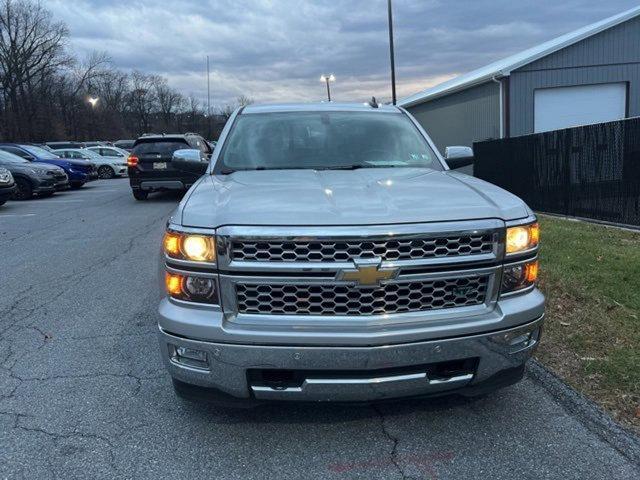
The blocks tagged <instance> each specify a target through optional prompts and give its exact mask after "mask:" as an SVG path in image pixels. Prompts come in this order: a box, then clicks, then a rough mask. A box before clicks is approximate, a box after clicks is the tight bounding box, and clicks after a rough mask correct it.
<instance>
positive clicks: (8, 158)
mask: <svg viewBox="0 0 640 480" xmlns="http://www.w3.org/2000/svg"><path fill="white" fill-rule="evenodd" d="M0 163H31V162H30V161H29V160H25V159H24V158H22V157H19V156H18V155H14V154H13V153H9V152H5V151H4V150H0Z"/></svg>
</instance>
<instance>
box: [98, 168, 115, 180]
mask: <svg viewBox="0 0 640 480" xmlns="http://www.w3.org/2000/svg"><path fill="white" fill-rule="evenodd" d="M115 176H116V172H115V171H114V170H113V168H111V167H110V166H109V165H102V166H101V167H100V168H98V178H102V179H105V180H108V179H111V178H113V177H115Z"/></svg>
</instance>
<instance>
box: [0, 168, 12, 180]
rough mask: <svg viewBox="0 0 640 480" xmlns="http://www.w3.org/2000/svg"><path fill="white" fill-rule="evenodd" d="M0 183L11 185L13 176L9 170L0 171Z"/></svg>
mask: <svg viewBox="0 0 640 480" xmlns="http://www.w3.org/2000/svg"><path fill="white" fill-rule="evenodd" d="M0 183H13V176H12V175H11V172H10V171H9V170H5V169H4V168H2V169H0Z"/></svg>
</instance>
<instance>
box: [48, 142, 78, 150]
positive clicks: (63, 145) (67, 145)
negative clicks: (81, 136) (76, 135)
mask: <svg viewBox="0 0 640 480" xmlns="http://www.w3.org/2000/svg"><path fill="white" fill-rule="evenodd" d="M45 145H46V146H47V147H49V148H50V149H51V150H59V149H61V148H82V143H81V142H47V143H45Z"/></svg>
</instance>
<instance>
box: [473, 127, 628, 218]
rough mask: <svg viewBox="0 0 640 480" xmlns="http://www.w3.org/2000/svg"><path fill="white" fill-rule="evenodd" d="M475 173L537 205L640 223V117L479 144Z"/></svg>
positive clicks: (546, 209)
mask: <svg viewBox="0 0 640 480" xmlns="http://www.w3.org/2000/svg"><path fill="white" fill-rule="evenodd" d="M474 152H475V157H476V163H475V167H474V174H475V175H476V176H477V177H479V178H481V179H483V180H487V181H488V182H491V183H494V184H496V185H498V186H500V187H502V188H504V189H505V190H508V191H510V192H512V193H514V194H516V195H518V196H519V197H520V198H522V199H523V200H524V201H525V202H527V204H528V205H529V206H530V207H531V208H532V209H534V210H537V211H542V212H548V213H557V214H562V215H568V216H576V217H585V218H591V219H594V220H600V221H605V222H611V223H618V224H625V225H635V226H640V118H632V119H628V120H621V121H618V122H608V123H600V124H596V125H586V126H583V127H576V128H568V129H564V130H555V131H551V132H545V133H538V134H533V135H525V136H522V137H514V138H505V139H500V140H489V141H485V142H477V143H475V144H474Z"/></svg>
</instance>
